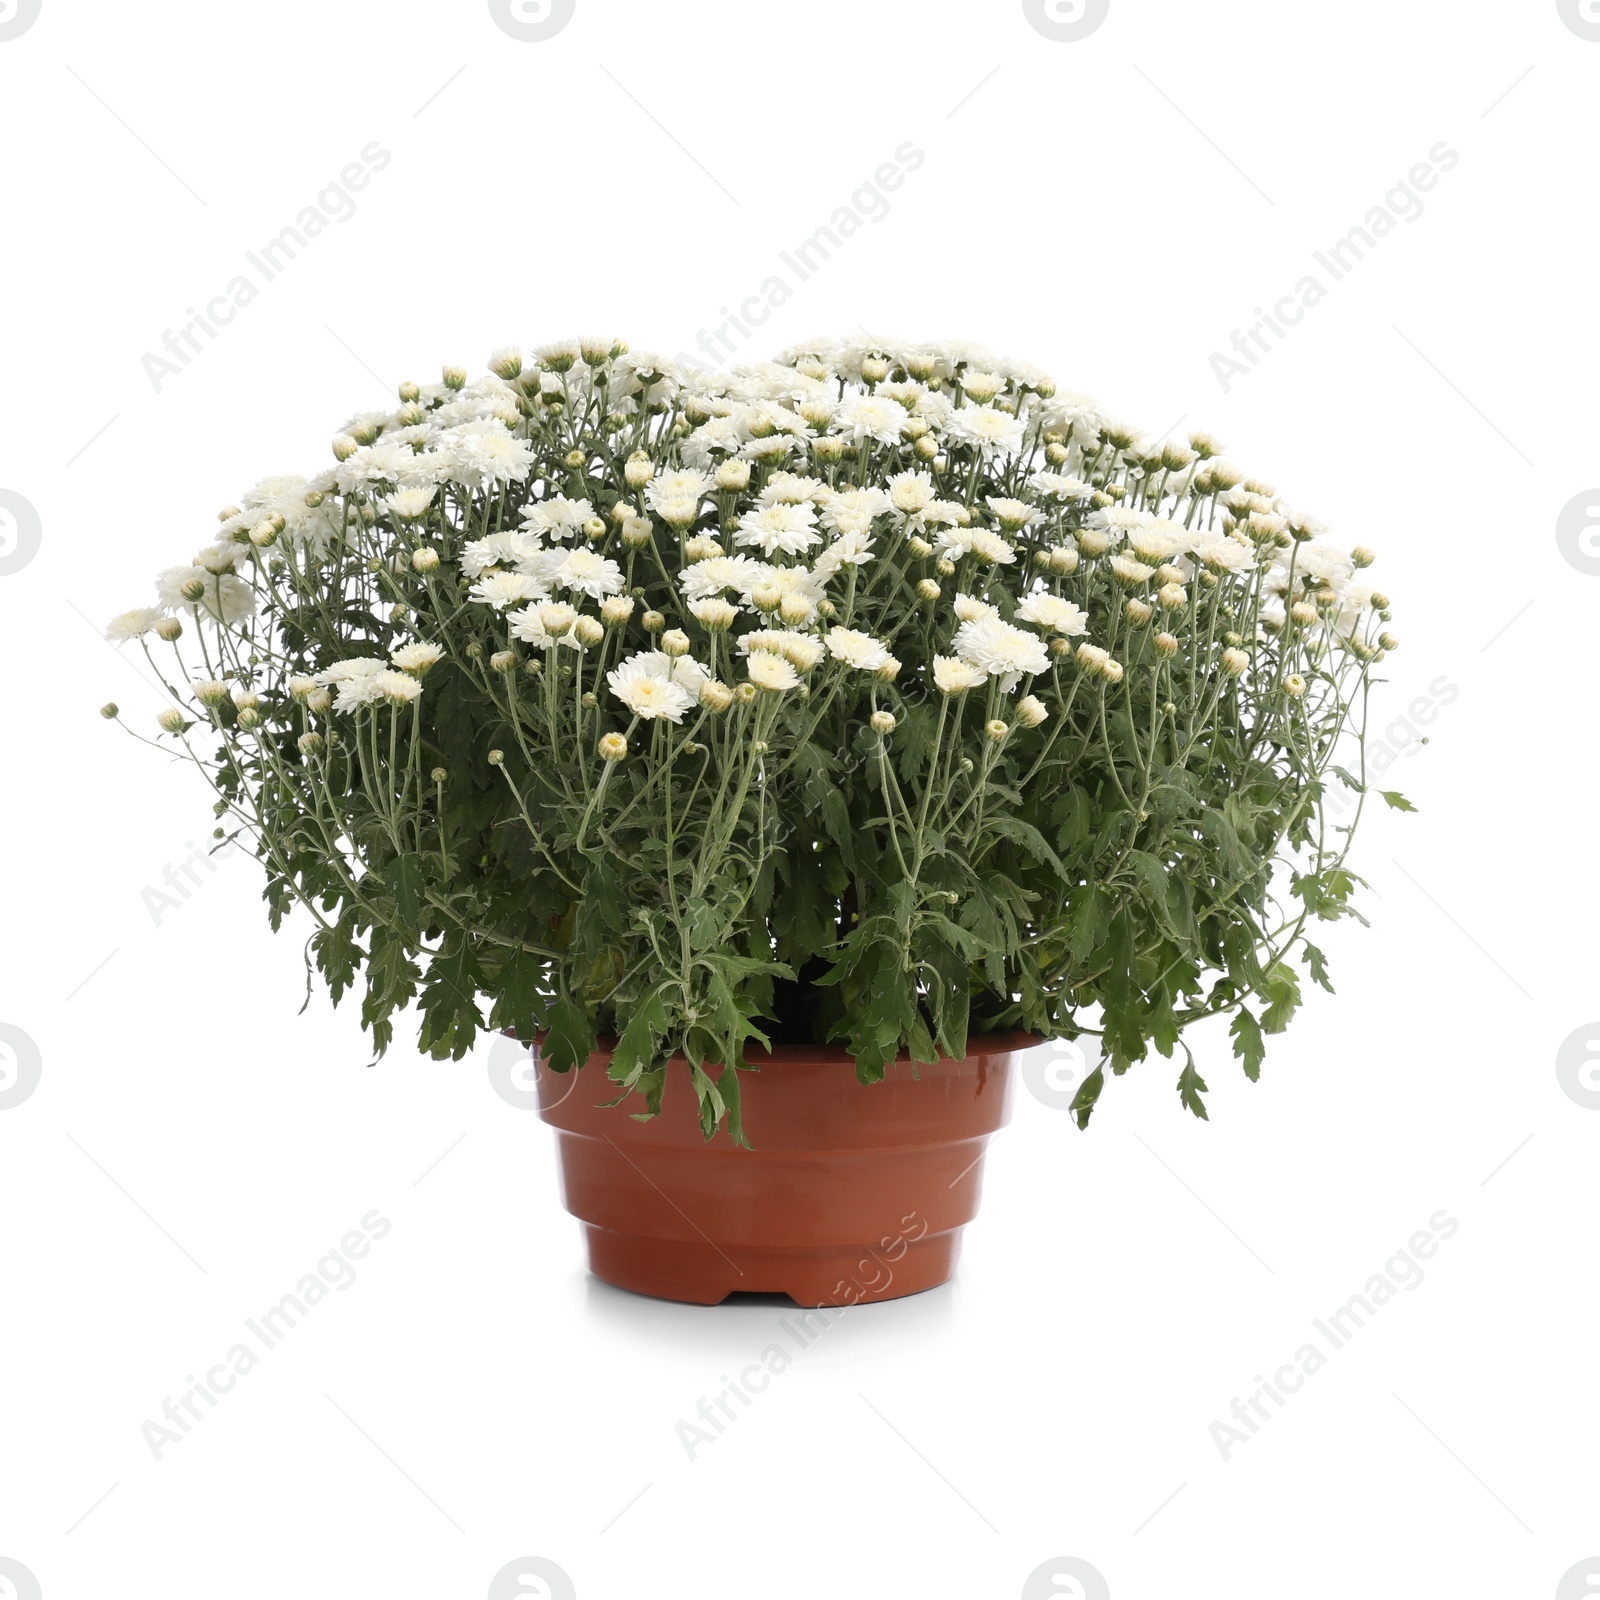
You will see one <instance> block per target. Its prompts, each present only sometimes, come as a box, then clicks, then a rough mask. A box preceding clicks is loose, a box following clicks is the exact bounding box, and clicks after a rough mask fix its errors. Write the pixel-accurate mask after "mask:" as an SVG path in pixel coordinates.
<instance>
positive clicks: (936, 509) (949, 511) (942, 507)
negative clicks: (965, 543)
mask: <svg viewBox="0 0 1600 1600" xmlns="http://www.w3.org/2000/svg"><path fill="white" fill-rule="evenodd" d="M922 520H923V521H924V522H932V523H937V524H939V525H940V526H942V527H950V528H964V527H966V525H967V524H968V523H969V522H971V521H972V513H971V512H969V511H968V510H967V508H966V507H965V506H964V505H962V504H961V503H960V501H958V500H932V501H930V502H929V503H928V507H927V509H926V510H925V511H924V512H923V513H922Z"/></svg>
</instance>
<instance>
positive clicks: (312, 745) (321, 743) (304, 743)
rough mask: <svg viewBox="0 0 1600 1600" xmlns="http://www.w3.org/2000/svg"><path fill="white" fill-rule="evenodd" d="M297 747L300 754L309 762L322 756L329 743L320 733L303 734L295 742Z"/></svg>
mask: <svg viewBox="0 0 1600 1600" xmlns="http://www.w3.org/2000/svg"><path fill="white" fill-rule="evenodd" d="M295 745H296V746H297V747H298V749H299V751H300V754H301V755H303V756H305V757H306V758H307V759H308V760H309V759H310V758H311V757H313V756H320V755H321V754H322V752H323V750H324V749H325V748H326V746H327V741H326V740H325V739H324V738H323V737H322V735H321V734H320V733H302V734H301V735H300V737H299V738H298V739H296V740H295Z"/></svg>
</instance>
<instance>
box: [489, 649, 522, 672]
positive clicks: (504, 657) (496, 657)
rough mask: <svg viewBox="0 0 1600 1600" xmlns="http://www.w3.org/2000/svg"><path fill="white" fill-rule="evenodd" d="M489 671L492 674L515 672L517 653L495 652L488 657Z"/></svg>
mask: <svg viewBox="0 0 1600 1600" xmlns="http://www.w3.org/2000/svg"><path fill="white" fill-rule="evenodd" d="M489 669H490V671H492V672H515V671H516V670H517V652H516V651H515V650H496V651H495V653H494V654H493V655H492V656H490V657H489Z"/></svg>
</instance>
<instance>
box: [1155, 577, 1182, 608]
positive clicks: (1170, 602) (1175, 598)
mask: <svg viewBox="0 0 1600 1600" xmlns="http://www.w3.org/2000/svg"><path fill="white" fill-rule="evenodd" d="M1156 603H1157V605H1159V606H1160V607H1161V609H1162V610H1163V611H1182V610H1183V608H1184V607H1185V606H1186V605H1188V603H1189V596H1188V594H1187V593H1186V592H1185V590H1184V587H1183V585H1182V584H1181V583H1164V584H1162V585H1161V587H1160V588H1159V589H1157V590H1156Z"/></svg>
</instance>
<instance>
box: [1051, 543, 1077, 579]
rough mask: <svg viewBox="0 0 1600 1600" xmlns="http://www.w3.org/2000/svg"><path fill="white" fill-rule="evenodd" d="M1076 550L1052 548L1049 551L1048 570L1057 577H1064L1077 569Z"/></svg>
mask: <svg viewBox="0 0 1600 1600" xmlns="http://www.w3.org/2000/svg"><path fill="white" fill-rule="evenodd" d="M1078 559H1079V558H1078V552H1077V551H1076V550H1067V549H1064V548H1063V549H1060V550H1052V551H1051V552H1050V570H1051V571H1052V572H1053V573H1055V574H1056V575H1057V576H1058V577H1062V578H1064V577H1066V576H1067V574H1068V573H1071V572H1076V571H1077V570H1078Z"/></svg>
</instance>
